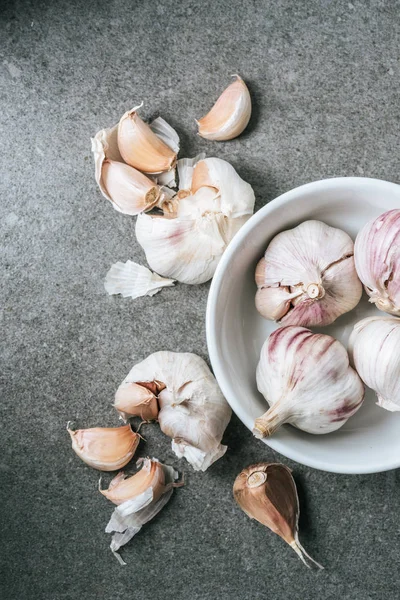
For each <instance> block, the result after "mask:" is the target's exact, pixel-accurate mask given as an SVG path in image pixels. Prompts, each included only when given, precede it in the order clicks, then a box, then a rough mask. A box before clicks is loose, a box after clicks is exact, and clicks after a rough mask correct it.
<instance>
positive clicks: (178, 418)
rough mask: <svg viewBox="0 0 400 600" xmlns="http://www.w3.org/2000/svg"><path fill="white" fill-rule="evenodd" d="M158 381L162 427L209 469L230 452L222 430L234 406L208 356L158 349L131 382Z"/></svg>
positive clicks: (183, 453) (175, 445)
mask: <svg viewBox="0 0 400 600" xmlns="http://www.w3.org/2000/svg"><path fill="white" fill-rule="evenodd" d="M139 381H140V382H142V383H141V384H142V385H143V382H146V381H147V382H154V383H156V385H157V388H158V403H159V407H160V412H159V413H158V421H159V424H160V428H161V430H162V431H163V432H164V433H165V434H166V435H168V436H169V437H171V438H172V449H173V451H174V452H175V454H176V455H177V456H178V457H179V458H181V457H185V458H186V459H187V460H188V462H190V463H191V464H192V466H193V468H194V469H195V470H202V471H205V470H206V469H207V468H208V467H209V466H210V465H211V464H212V463H213V462H215V461H216V460H217V459H218V458H220V457H221V456H222V455H223V454H224V453H225V452H226V446H224V445H222V444H221V440H222V436H223V433H224V431H225V428H226V426H227V425H228V423H229V420H230V417H231V409H230V407H229V405H228V403H227V402H226V400H225V398H224V397H223V395H222V393H221V391H220V389H219V387H218V384H217V382H216V380H215V378H214V376H213V375H212V373H211V371H210V369H209V368H208V366H207V364H206V363H205V362H204V360H203V359H202V358H200V357H199V356H196V355H195V354H190V353H177V352H156V353H154V354H151V355H150V356H148V357H147V358H146V359H145V360H144V361H142V362H141V363H139V364H137V365H135V366H134V367H133V368H132V369H131V371H130V372H129V374H128V376H127V377H126V378H125V383H129V382H139Z"/></svg>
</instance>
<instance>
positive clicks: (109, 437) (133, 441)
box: [67, 423, 140, 471]
mask: <svg viewBox="0 0 400 600" xmlns="http://www.w3.org/2000/svg"><path fill="white" fill-rule="evenodd" d="M67 431H68V433H69V434H70V436H71V440H72V448H73V450H74V451H75V452H76V454H77V455H78V456H79V458H81V459H82V460H83V461H84V462H85V463H86V464H88V465H89V466H90V467H93V468H94V469H98V470H100V471H116V470H117V469H121V468H122V467H124V466H125V465H126V464H128V462H129V461H130V460H131V458H132V457H133V455H134V454H135V452H136V448H137V447H138V444H139V440H140V436H139V434H137V433H135V432H134V431H133V430H132V428H131V426H130V425H125V426H123V427H93V428H91V429H77V430H75V431H74V430H72V429H71V428H70V424H69V423H68V425H67Z"/></svg>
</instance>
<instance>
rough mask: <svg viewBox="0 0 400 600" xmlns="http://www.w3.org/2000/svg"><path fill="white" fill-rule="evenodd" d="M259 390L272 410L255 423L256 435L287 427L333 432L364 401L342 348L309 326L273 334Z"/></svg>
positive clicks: (265, 353) (267, 345) (262, 361)
mask: <svg viewBox="0 0 400 600" xmlns="http://www.w3.org/2000/svg"><path fill="white" fill-rule="evenodd" d="M257 387H258V390H259V391H260V392H261V394H262V395H263V396H264V398H265V399H266V400H267V402H268V404H269V406H270V409H269V410H268V411H267V412H266V413H265V414H264V415H263V416H262V417H260V418H258V419H256V421H255V426H254V430H253V432H254V434H255V435H256V437H267V436H270V435H272V434H273V433H274V432H275V431H276V430H277V429H278V428H279V427H280V426H281V425H283V424H284V423H290V424H291V425H294V426H295V427H298V428H299V429H302V430H303V431H307V432H308V433H313V434H321V433H330V432H331V431H335V430H336V429H339V427H341V426H342V425H344V423H345V422H346V421H347V419H348V418H349V417H351V416H352V415H353V414H354V413H355V412H356V411H357V410H358V409H359V408H360V406H361V404H362V402H363V399H364V386H363V384H362V381H361V379H360V378H359V376H358V375H357V373H356V372H355V371H354V369H352V368H351V367H350V366H349V357H348V355H347V352H346V349H345V348H344V347H343V346H342V344H341V343H340V342H338V341H337V340H335V339H334V338H333V337H331V336H329V335H323V334H321V333H312V332H311V331H310V330H309V329H306V328H305V327H295V326H288V327H281V328H280V329H277V330H276V331H274V332H273V333H271V335H270V336H269V337H268V338H267V340H266V342H265V343H264V345H263V347H262V349H261V356H260V362H259V363H258V367H257Z"/></svg>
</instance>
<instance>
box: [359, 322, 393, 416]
mask: <svg viewBox="0 0 400 600" xmlns="http://www.w3.org/2000/svg"><path fill="white" fill-rule="evenodd" d="M349 353H350V356H351V357H352V360H353V363H354V365H355V367H356V369H357V372H358V374H359V375H360V377H361V379H362V380H363V382H364V383H365V384H366V385H367V386H368V387H370V388H371V389H373V390H374V391H375V392H376V394H377V396H378V402H377V404H378V406H381V407H382V408H385V409H386V410H389V411H392V412H395V411H399V410H400V319H396V318H395V317H384V316H382V317H369V318H367V319H363V320H362V321H359V322H358V323H357V324H356V325H355V326H354V329H353V332H352V334H351V336H350V340H349Z"/></svg>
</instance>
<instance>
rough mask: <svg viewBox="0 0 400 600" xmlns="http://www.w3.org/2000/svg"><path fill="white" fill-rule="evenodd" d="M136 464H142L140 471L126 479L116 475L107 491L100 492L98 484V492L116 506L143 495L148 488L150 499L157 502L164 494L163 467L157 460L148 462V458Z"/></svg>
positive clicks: (121, 474) (123, 475) (121, 475)
mask: <svg viewBox="0 0 400 600" xmlns="http://www.w3.org/2000/svg"><path fill="white" fill-rule="evenodd" d="M138 464H139V465H140V464H142V468H141V469H140V471H137V473H135V474H134V475H131V476H130V477H126V475H125V474H124V473H122V472H120V473H118V475H117V476H116V477H114V479H113V480H112V481H111V483H110V485H109V486H108V489H107V490H102V489H101V488H100V482H99V491H100V492H101V493H102V494H103V496H105V497H106V498H107V499H108V500H111V502H113V503H114V504H116V505H117V506H119V505H120V504H122V503H123V502H126V500H130V499H132V498H135V497H137V496H139V495H140V494H143V493H144V492H145V491H146V490H147V488H149V487H151V488H152V491H153V494H152V499H153V500H158V498H159V497H160V496H161V495H162V494H163V493H164V492H165V474H164V469H163V465H162V464H161V463H160V462H158V461H157V460H150V458H145V459H144V460H143V459H142V460H141V461H140V460H139V461H138Z"/></svg>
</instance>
